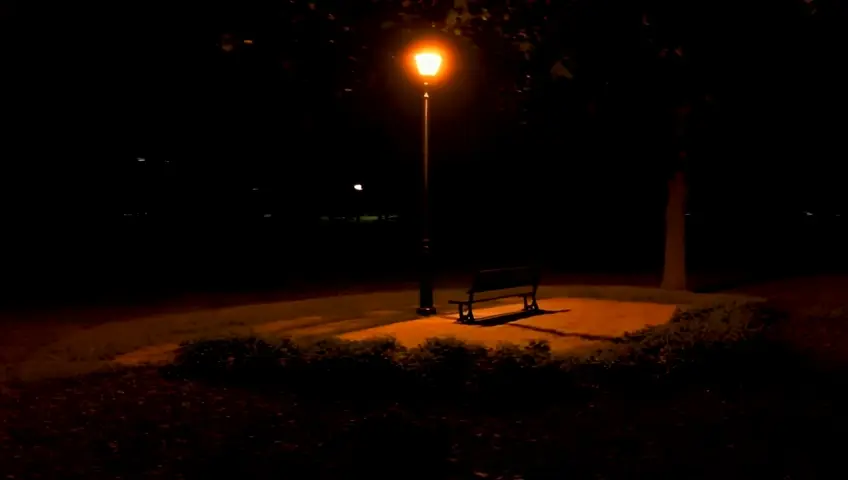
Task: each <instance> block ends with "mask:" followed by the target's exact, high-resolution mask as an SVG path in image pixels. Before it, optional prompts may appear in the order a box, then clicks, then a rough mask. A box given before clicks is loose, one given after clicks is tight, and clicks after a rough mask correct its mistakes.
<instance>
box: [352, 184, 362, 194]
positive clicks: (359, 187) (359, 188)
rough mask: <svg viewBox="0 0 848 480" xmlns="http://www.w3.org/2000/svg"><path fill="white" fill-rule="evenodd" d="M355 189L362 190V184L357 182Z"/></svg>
mask: <svg viewBox="0 0 848 480" xmlns="http://www.w3.org/2000/svg"><path fill="white" fill-rule="evenodd" d="M353 189H354V190H356V191H357V192H361V191H362V185H360V184H358V183H357V184H356V185H354V186H353Z"/></svg>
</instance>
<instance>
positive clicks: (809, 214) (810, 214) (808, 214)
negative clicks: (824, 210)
mask: <svg viewBox="0 0 848 480" xmlns="http://www.w3.org/2000/svg"><path fill="white" fill-rule="evenodd" d="M804 215H806V216H808V217H812V216H813V212H804Z"/></svg>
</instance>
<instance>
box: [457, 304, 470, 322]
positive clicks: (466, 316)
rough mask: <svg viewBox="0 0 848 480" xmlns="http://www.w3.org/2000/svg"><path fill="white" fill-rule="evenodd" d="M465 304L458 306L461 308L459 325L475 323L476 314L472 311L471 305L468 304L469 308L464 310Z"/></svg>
mask: <svg viewBox="0 0 848 480" xmlns="http://www.w3.org/2000/svg"><path fill="white" fill-rule="evenodd" d="M462 306H463V304H462V303H460V304H458V307H459V323H473V322H474V313H473V312H472V311H471V304H470V303H469V304H468V308H462Z"/></svg>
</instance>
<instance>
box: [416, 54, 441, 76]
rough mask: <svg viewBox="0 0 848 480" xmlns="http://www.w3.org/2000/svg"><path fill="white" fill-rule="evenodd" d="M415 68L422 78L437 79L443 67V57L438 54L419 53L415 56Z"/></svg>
mask: <svg viewBox="0 0 848 480" xmlns="http://www.w3.org/2000/svg"><path fill="white" fill-rule="evenodd" d="M415 66H416V67H418V74H419V75H421V76H422V77H435V76H436V75H437V74H438V73H439V68H440V67H441V66H442V56H441V55H439V54H438V53H419V54H416V55H415Z"/></svg>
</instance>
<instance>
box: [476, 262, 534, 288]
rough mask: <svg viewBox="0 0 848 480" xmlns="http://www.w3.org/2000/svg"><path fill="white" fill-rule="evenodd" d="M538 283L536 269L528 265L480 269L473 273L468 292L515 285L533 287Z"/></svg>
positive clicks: (513, 286)
mask: <svg viewBox="0 0 848 480" xmlns="http://www.w3.org/2000/svg"><path fill="white" fill-rule="evenodd" d="M538 285H539V274H538V271H537V270H536V269H534V268H530V267H519V268H500V269H496V270H480V271H479V272H477V274H476V275H474V282H472V284H471V290H469V292H468V293H481V292H491V291H493V290H505V289H507V288H516V287H533V289H534V290H535V289H536V287H537V286H538Z"/></svg>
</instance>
